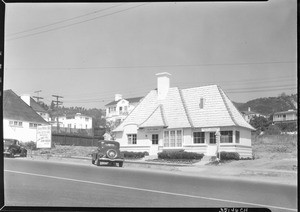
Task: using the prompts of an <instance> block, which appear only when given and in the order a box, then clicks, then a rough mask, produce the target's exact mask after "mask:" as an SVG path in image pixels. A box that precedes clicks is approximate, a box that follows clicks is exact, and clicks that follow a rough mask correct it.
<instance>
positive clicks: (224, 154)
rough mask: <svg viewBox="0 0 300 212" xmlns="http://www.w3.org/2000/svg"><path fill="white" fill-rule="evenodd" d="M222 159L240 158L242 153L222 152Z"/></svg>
mask: <svg viewBox="0 0 300 212" xmlns="http://www.w3.org/2000/svg"><path fill="white" fill-rule="evenodd" d="M221 160H240V154H239V153H237V152H221Z"/></svg>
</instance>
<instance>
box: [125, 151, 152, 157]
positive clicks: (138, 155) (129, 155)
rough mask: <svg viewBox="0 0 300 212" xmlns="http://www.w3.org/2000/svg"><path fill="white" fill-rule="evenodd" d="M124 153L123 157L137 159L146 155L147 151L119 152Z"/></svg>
mask: <svg viewBox="0 0 300 212" xmlns="http://www.w3.org/2000/svg"><path fill="white" fill-rule="evenodd" d="M121 153H122V154H123V155H124V158H129V159H139V158H143V157H145V156H148V155H149V153H148V152H128V151H123V152H121Z"/></svg>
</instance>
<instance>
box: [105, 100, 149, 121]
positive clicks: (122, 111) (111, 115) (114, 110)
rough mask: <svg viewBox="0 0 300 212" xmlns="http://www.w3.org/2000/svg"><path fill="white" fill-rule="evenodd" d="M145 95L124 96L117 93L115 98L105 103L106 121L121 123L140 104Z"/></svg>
mask: <svg viewBox="0 0 300 212" xmlns="http://www.w3.org/2000/svg"><path fill="white" fill-rule="evenodd" d="M142 98H143V97H135V98H126V99H125V98H123V97H122V95H121V94H115V100H114V101H112V102H110V103H108V104H107V105H105V109H106V121H107V122H116V123H121V122H122V121H123V120H124V119H125V118H126V117H127V116H128V114H129V113H130V112H131V111H132V110H133V109H134V108H135V107H136V106H137V105H138V104H139V102H140V101H141V99H142Z"/></svg>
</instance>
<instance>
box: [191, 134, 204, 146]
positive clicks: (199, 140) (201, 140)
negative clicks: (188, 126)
mask: <svg viewBox="0 0 300 212" xmlns="http://www.w3.org/2000/svg"><path fill="white" fill-rule="evenodd" d="M193 137H194V144H200V143H202V144H203V143H204V140H205V134H204V132H194V133H193Z"/></svg>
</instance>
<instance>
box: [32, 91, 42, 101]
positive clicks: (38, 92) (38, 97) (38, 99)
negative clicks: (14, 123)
mask: <svg viewBox="0 0 300 212" xmlns="http://www.w3.org/2000/svg"><path fill="white" fill-rule="evenodd" d="M40 92H42V91H41V90H39V91H35V92H34V93H37V94H38V96H33V98H36V101H37V103H39V101H40V99H44V98H43V97H40Z"/></svg>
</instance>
